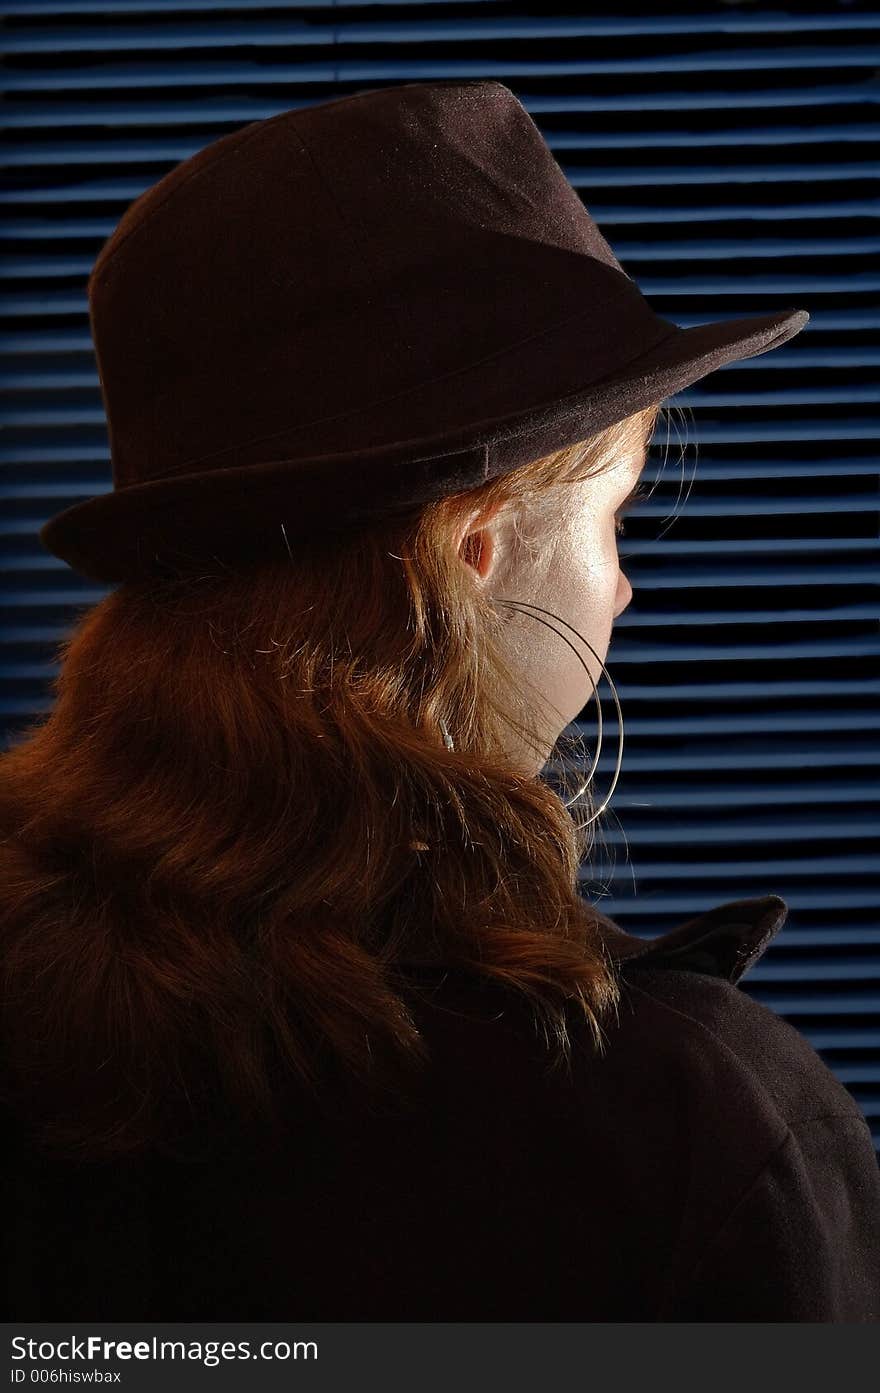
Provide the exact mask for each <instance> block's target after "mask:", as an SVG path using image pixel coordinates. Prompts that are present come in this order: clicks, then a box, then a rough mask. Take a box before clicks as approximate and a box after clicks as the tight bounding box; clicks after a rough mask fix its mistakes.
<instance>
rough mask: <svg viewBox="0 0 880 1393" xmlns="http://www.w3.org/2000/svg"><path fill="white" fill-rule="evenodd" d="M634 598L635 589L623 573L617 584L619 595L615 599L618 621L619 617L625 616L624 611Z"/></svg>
mask: <svg viewBox="0 0 880 1393" xmlns="http://www.w3.org/2000/svg"><path fill="white" fill-rule="evenodd" d="M632 597H633V588H632V586H631V585H630V583H629V580H628V579H627V577H626V576H625V575H624V574H623V571H621V572H620V580H619V581H618V582H617V594H616V595H615V597H614V618H615V619H617V618H618V616H619V615H621V614H623V611H624V610H625V609H626V607H627V605H628V604H629V602H630V600H631V599H632Z"/></svg>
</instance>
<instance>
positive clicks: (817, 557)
mask: <svg viewBox="0 0 880 1393" xmlns="http://www.w3.org/2000/svg"><path fill="white" fill-rule="evenodd" d="M589 8H591V7H585V6H583V5H581V4H579V3H569V4H559V3H554V4H551V5H544V4H540V5H539V4H537V3H534V2H533V3H531V4H513V3H506V0H469V3H446V0H421V3H396V2H395V0H387V2H386V3H370V4H358V3H351V4H330V3H324V0H314V2H313V3H303V4H299V5H291V4H284V3H272V0H265V3H262V4H260V5H245V4H234V3H224V2H223V0H219V2H218V0H210V3H207V0H188V2H187V0H176V3H168V0H118V3H114V4H106V3H99V0H32V3H25V0H18V3H16V0H11V2H10V3H7V4H6V5H5V6H4V14H5V22H4V31H3V42H4V69H3V71H4V87H5V102H4V113H5V125H6V139H5V143H4V151H3V158H4V163H5V165H6V171H5V172H6V178H5V181H4V189H3V193H2V200H3V204H4V208H3V212H4V215H5V216H4V218H3V221H2V237H3V243H4V245H3V252H4V256H3V268H4V277H5V284H4V287H3V290H2V297H0V303H2V308H3V328H2V353H3V386H4V394H5V402H4V415H3V439H2V443H0V466H2V467H0V499H2V518H0V543H2V550H0V565H2V571H3V590H4V600H5V605H4V615H3V619H2V628H0V635H2V648H0V727H2V736H3V740H4V743H5V744H7V745H8V744H9V743H10V742H11V741H12V740H14V738H15V735H16V732H17V731H18V730H19V729H20V728H21V727H22V726H23V725H24V724H25V723H26V722H28V721H29V720H31V719H32V718H33V717H34V716H35V715H36V714H37V713H39V712H40V711H44V710H46V709H47V708H48V706H49V705H50V697H49V695H48V690H47V689H48V682H49V679H50V678H51V676H52V675H53V674H54V671H55V656H54V655H55V649H56V646H57V644H58V643H59V642H60V641H61V640H62V639H63V637H64V634H65V631H66V629H67V627H68V626H69V625H70V624H71V623H72V622H73V620H74V618H75V617H76V616H77V614H78V613H79V612H80V611H81V610H82V608H83V607H86V606H88V605H90V604H91V603H94V602H95V601H97V600H98V599H100V598H101V595H102V594H103V593H104V592H103V590H101V588H100V587H97V586H95V585H92V584H90V583H89V582H87V581H85V580H83V579H81V578H78V577H77V576H76V575H75V574H74V573H73V572H71V571H70V569H69V568H68V567H67V566H65V565H64V563H63V562H60V561H57V560H56V559H55V558H54V557H52V556H50V555H49V554H48V553H46V552H45V551H44V550H43V548H42V547H41V545H40V543H39V540H38V536H37V533H38V530H39V528H40V526H41V525H42V524H43V522H44V521H45V520H46V519H47V518H48V517H49V516H50V515H52V514H53V513H55V512H58V511H60V510H61V509H62V508H64V507H66V506H68V505H69V504H72V503H74V502H76V501H78V500H79V499H81V498H86V497H90V496H92V495H93V494H96V493H101V492H104V491H106V490H107V489H109V488H110V487H111V476H110V460H109V453H108V443H107V434H106V425H105V420H104V415H103V410H102V405H101V398H100V389H99V384H98V379H97V372H96V367H95V361H94V354H93V347H92V342H91V338H90V334H89V326H88V312H87V300H86V280H87V277H88V274H89V272H90V270H91V267H92V264H93V262H94V259H95V257H96V255H97V253H98V251H99V249H100V247H101V245H102V244H103V242H104V241H105V239H106V238H107V237H108V236H109V235H110V234H111V232H112V231H113V228H114V227H115V225H116V223H117V222H118V220H119V218H120V216H121V215H122V213H123V211H124V210H125V208H126V207H127V206H128V204H129V203H130V202H131V201H132V200H133V199H134V198H135V197H137V195H138V194H140V193H141V192H143V190H144V189H145V188H147V187H148V186H149V185H151V184H153V183H155V182H156V180H157V179H159V178H160V177H161V176H162V175H163V174H165V173H166V172H167V171H168V170H169V169H171V168H172V167H173V166H174V165H175V164H177V163H178V162H179V161H180V160H182V159H185V158H186V157H187V156H189V155H190V154H192V153H194V152H195V151H196V150H198V149H201V148H202V147H203V146H204V145H206V144H207V143H209V142H210V141H212V140H214V139H217V138H219V137H220V136H221V135H224V134H226V133H228V132H229V131H231V130H234V129H237V128H239V127H240V126H242V125H244V124H245V123H247V122H249V121H254V120H259V119H262V118H264V117H269V116H272V115H275V114H276V113H277V112H279V111H281V110H285V109H289V108H291V107H295V106H297V105H303V106H306V105H310V104H312V103H314V102H319V101H324V100H327V99H329V98H331V97H334V96H341V95H345V94H346V93H349V92H355V91H358V90H361V89H363V88H366V87H378V86H382V85H385V84H397V83H400V82H407V81H425V80H429V79H431V78H442V79H453V78H479V77H486V78H495V79H498V80H500V81H503V82H505V83H506V84H507V85H508V86H509V87H511V88H512V90H513V91H514V92H515V93H516V95H517V96H518V97H519V99H520V100H521V101H522V102H523V103H524V104H525V105H526V106H527V108H528V109H529V111H530V112H531V114H532V116H533V117H534V119H535V121H536V122H537V124H538V125H539V127H540V128H541V130H542V132H543V133H544V135H545V138H546V139H547V140H548V143H549V144H550V146H551V148H552V149H553V151H554V153H555V155H556V158H557V159H558V161H559V162H560V164H561V165H562V167H563V169H564V171H565V173H566V175H567V177H568V178H569V180H570V181H571V182H572V184H573V185H574V186H575V187H576V188H577V189H578V190H579V191H580V193H581V195H582V197H583V199H584V202H585V203H586V204H587V206H588V207H589V209H590V212H591V213H592V215H593V217H594V218H595V219H596V221H597V222H598V223H599V225H600V227H601V228H602V229H603V231H604V232H605V233H606V235H607V237H608V239H609V241H610V242H611V244H612V246H613V247H614V250H615V252H616V254H617V255H618V257H619V259H620V261H621V262H622V264H623V266H624V268H625V269H626V270H627V271H628V272H629V273H630V274H631V275H632V276H634V278H635V279H636V280H637V282H638V283H639V285H640V287H641V288H642V290H643V291H644V293H645V294H646V295H647V296H648V298H649V300H650V302H651V303H652V305H653V307H654V308H655V309H656V310H657V311H658V313H660V314H662V315H664V316H666V317H668V318H670V319H673V320H675V321H676V322H677V323H679V324H681V325H683V326H690V325H692V324H697V323H701V322H705V321H707V320H715V319H722V318H725V317H727V316H731V317H733V316H739V315H747V314H756V313H761V312H764V311H767V310H775V309H784V308H788V307H795V308H804V309H808V310H809V312H810V314H811V321H810V323H809V325H808V327H807V329H806V330H805V331H803V332H802V333H801V334H800V335H799V336H798V337H797V338H796V340H794V341H792V342H791V343H790V344H788V345H785V346H783V347H782V348H780V349H776V350H774V351H773V352H771V353H768V354H765V355H761V356H759V357H757V358H754V359H750V360H748V361H746V362H743V363H739V364H734V365H732V366H729V367H727V368H724V369H721V370H720V371H719V372H717V373H715V374H713V375H712V377H711V378H709V379H707V380H705V381H704V382H702V383H700V384H697V386H696V387H694V388H693V389H691V390H689V391H687V392H685V393H682V394H681V395H680V396H678V397H677V398H675V399H673V403H672V405H673V408H674V409H673V411H672V430H671V432H670V434H669V436H668V437H667V433H666V430H665V428H664V426H663V425H662V424H661V426H660V429H659V431H658V434H657V435H656V436H655V440H654V445H653V448H652V452H651V457H650V461H649V465H648V470H647V475H646V482H647V483H648V484H649V485H650V486H651V493H650V497H649V498H648V500H647V501H646V502H643V503H642V504H640V505H637V506H636V508H635V509H634V511H633V513H632V514H631V516H630V518H629V519H628V521H627V525H626V534H625V536H624V538H623V539H622V541H621V557H622V564H623V566H624V569H625V570H626V571H627V574H628V575H629V577H630V579H631V581H632V584H633V587H634V591H635V598H634V600H633V603H632V604H631V605H630V607H629V608H628V609H627V610H626V611H625V612H624V614H623V615H622V616H621V618H620V619H619V620H618V622H617V625H616V629H615V634H614V638H613V641H612V645H611V648H610V651H609V654H608V666H609V669H610V671H611V673H612V675H613V678H614V681H615V684H616V686H617V689H618V692H619V695H620V699H621V702H622V705H623V710H624V720H625V737H626V743H625V752H624V763H623V772H622V775H621V778H620V781H619V783H618V785H617V789H616V792H615V796H614V800H613V802H612V804H611V807H610V809H608V810H607V811H606V813H605V814H604V815H603V818H602V820H601V823H600V831H599V842H598V844H597V847H596V854H595V856H594V857H593V858H592V859H591V861H590V864H589V865H585V866H584V868H583V876H584V879H585V881H586V884H585V887H584V888H585V892H586V893H587V894H588V896H589V897H591V898H595V899H596V900H597V901H598V902H599V903H600V905H601V907H602V908H603V909H604V910H605V912H607V913H609V914H611V915H612V916H613V917H615V918H617V919H618V920H619V921H620V922H621V923H622V924H623V925H624V926H625V927H627V928H628V929H629V930H630V931H631V932H635V933H640V934H645V935H653V934H655V933H659V932H662V931H664V930H665V929H666V928H668V927H671V926H672V925H673V924H674V923H676V922H678V921H680V920H681V919H683V918H685V917H688V916H690V915H691V914H695V913H698V912H699V911H700V910H702V909H706V908H710V907H711V906H713V905H715V904H716V903H718V902H720V901H722V900H727V899H735V898H742V897H750V896H754V895H762V894H767V893H774V894H778V895H781V896H782V897H783V898H784V899H785V900H786V901H787V903H788V905H789V909H790V914H789V920H788V923H787V925H786V926H785V927H784V928H783V930H782V931H781V933H780V935H779V936H778V938H777V939H776V940H775V942H774V944H773V945H772V947H771V948H770V950H769V951H768V952H767V954H766V955H765V957H764V958H763V959H762V961H761V962H760V963H759V964H758V965H757V966H756V967H755V968H754V969H753V970H752V971H751V972H750V973H749V975H748V977H747V978H746V979H744V981H743V984H742V986H743V990H745V991H747V992H749V993H750V994H752V995H753V996H755V997H756V998H757V999H759V1000H761V1001H763V1002H765V1003H766V1004H767V1005H769V1006H771V1007H772V1008H773V1009H774V1010H775V1011H777V1012H779V1013H780V1014H782V1015H783V1016H785V1017H787V1018H788V1019H790V1020H791V1022H792V1024H794V1025H795V1026H796V1027H797V1028H798V1029H799V1030H800V1031H801V1032H802V1033H803V1034H805V1035H806V1036H807V1038H808V1039H809V1040H810V1041H811V1042H812V1044H813V1045H814V1047H815V1048H816V1049H817V1050H818V1051H819V1052H820V1053H821V1054H822V1056H823V1058H824V1059H825V1060H826V1062H827V1063H828V1065H829V1067H830V1068H831V1069H832V1070H833V1071H834V1073H835V1074H836V1075H837V1077H838V1078H839V1079H840V1080H841V1082H842V1083H843V1084H844V1085H845V1086H846V1087H847V1088H849V1089H850V1091H851V1092H852V1094H853V1096H854V1097H855V1099H856V1101H857V1102H858V1104H859V1106H860V1107H861V1108H862V1110H863V1111H864V1113H865V1114H866V1116H867V1117H868V1120H869V1122H870V1123H871V1126H872V1129H873V1132H874V1138H875V1144H876V1145H877V1146H878V1149H880V916H878V881H877V823H878V819H877V808H878V796H880V788H878V778H877V771H878V764H880V747H878V740H877V730H878V710H877V700H876V698H877V693H878V686H880V681H878V668H877V653H878V646H880V645H878V626H877V616H878V594H877V579H878V572H877V560H878V486H877V485H878V478H877V474H878V465H877V434H878V430H877V427H878V414H877V378H876V375H875V370H876V367H877V362H878V340H877V328H878V320H880V310H878V297H877V292H878V287H880V278H878V269H877V257H876V253H877V249H878V245H880V237H878V224H877V218H878V210H880V205H878V198H877V179H878V173H880V167H878V163H877V158H876V149H877V146H876V138H877V133H878V121H877V101H878V92H880V84H878V79H877V65H878V45H877V37H878V31H880V7H878V6H877V5H876V4H860V3H851V4H847V3H842V0H841V3H833V0H829V2H828V3H826V4H823V5H815V6H814V5H811V4H809V3H798V4H789V5H785V6H782V7H779V6H773V7H772V8H770V7H769V6H765V5H764V4H761V3H747V2H746V0H743V2H742V3H737V0H729V2H728V3H723V0H716V2H715V3H709V2H704V3H691V4H688V3H680V4H678V6H677V7H676V9H675V12H674V13H667V12H666V8H665V7H663V6H656V5H648V4H642V5H627V4H626V3H616V4H615V5H614V6H613V7H608V9H609V10H610V9H613V11H614V13H613V17H608V16H606V17H603V18H595V17H591V16H588V15H584V13H582V11H583V10H584V9H589ZM600 693H601V694H602V703H603V714H604V716H605V737H606V742H605V744H604V745H603V753H602V756H601V758H600V760H599V762H598V766H597V770H596V778H595V783H594V796H595V797H596V798H597V800H601V798H602V797H603V790H604V788H605V787H607V784H608V782H609V781H610V777H611V774H612V772H613V768H614V761H615V754H616V740H617V733H618V732H617V724H616V720H615V718H614V708H613V703H611V702H610V700H609V699H608V692H607V688H605V687H604V684H603V687H602V688H600ZM578 725H579V726H580V727H581V728H582V730H583V733H584V736H585V738H586V740H587V744H588V745H589V744H590V743H591V741H592V737H593V736H594V734H595V713H594V711H593V709H592V708H587V709H586V710H585V711H584V712H583V713H582V717H581V720H580V721H579V723H578ZM603 780H604V781H603Z"/></svg>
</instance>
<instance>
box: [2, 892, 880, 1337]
mask: <svg viewBox="0 0 880 1393" xmlns="http://www.w3.org/2000/svg"><path fill="white" fill-rule="evenodd" d="M786 914H787V908H786V906H785V904H784V902H783V901H782V900H780V899H778V898H777V897H776V896H766V897H762V898H758V899H750V900H740V901H734V902H730V903H726V904H722V905H719V906H717V907H716V908H714V909H711V910H709V911H708V912H706V913H705V914H701V915H698V916H696V917H695V918H693V919H690V920H688V921H687V922H686V923H684V924H681V925H679V926H678V927H677V928H675V929H673V930H672V931H671V932H669V933H667V934H664V935H663V936H662V937H660V938H655V939H652V940H646V939H640V938H637V937H634V936H632V935H630V934H627V933H625V932H624V931H623V930H622V929H620V928H619V927H618V926H617V925H615V924H614V923H613V922H612V921H611V920H609V919H605V920H604V921H603V933H604V936H605V939H606V944H607V947H608V951H609V952H610V953H611V955H612V957H614V958H615V960H617V961H618V962H620V963H621V973H622V983H623V996H622V1001H621V1007H620V1011H619V1017H618V1019H617V1020H616V1021H615V1020H614V1019H613V1018H612V1020H611V1021H610V1023H606V1026H605V1037H606V1052H605V1055H604V1057H602V1058H600V1057H598V1056H596V1055H595V1054H594V1053H593V1052H592V1050H591V1047H590V1043H589V1039H588V1034H587V1028H586V1025H585V1023H584V1022H583V1019H582V1018H581V1020H580V1022H579V1021H578V1016H577V1013H576V1012H575V1011H574V1010H572V1012H571V1015H570V1028H571V1037H572V1056H573V1063H572V1071H571V1076H570V1077H567V1076H566V1074H565V1073H564V1072H563V1073H561V1074H557V1075H554V1074H552V1073H548V1072H547V1069H546V1064H547V1059H548V1056H547V1054H546V1052H545V1046H544V1045H543V1043H542V1041H541V1040H540V1039H539V1038H538V1037H537V1035H536V1032H535V1030H534V1028H533V1027H532V1025H531V1023H530V1018H529V1015H528V1011H527V1009H526V1003H525V1002H524V1001H523V1000H522V999H521V998H519V997H518V996H517V995H515V994H513V993H511V992H503V991H502V990H501V989H497V988H494V987H488V986H483V985H481V984H480V983H479V982H478V981H477V980H476V979H474V978H471V977H470V976H468V975H466V974H464V973H462V972H456V971H451V970H449V969H442V970H440V969H434V970H433V972H431V971H430V970H424V971H423V972H422V973H421V975H420V977H419V980H418V983H417V985H414V990H413V994H412V1001H411V1005H412V1009H413V1014H414V1016H415V1019H416V1022H417V1024H418V1025H419V1026H420V1028H421V1030H422V1031H423V1033H424V1035H425V1037H426V1039H427V1040H428V1043H429V1045H430V1048H431V1051H432V1055H433V1064H432V1065H431V1067H430V1070H429V1073H428V1074H427V1075H426V1082H425V1093H424V1098H423V1105H422V1106H420V1107H418V1108H417V1109H416V1111H415V1112H414V1113H405V1114H404V1115H402V1116H400V1117H397V1118H395V1117H388V1116H380V1117H376V1118H371V1117H367V1116H363V1115H362V1116H359V1117H358V1118H357V1120H356V1121H355V1120H352V1121H351V1122H349V1123H345V1122H341V1121H339V1122H336V1123H333V1124H330V1123H327V1124H326V1125H318V1124H316V1123H311V1124H309V1125H308V1126H304V1127H303V1129H302V1132H301V1134H300V1135H297V1136H296V1138H295V1141H293V1142H291V1144H290V1146H289V1147H286V1148H279V1149H277V1150H276V1151H274V1152H273V1153H271V1154H266V1153H265V1152H262V1153H258V1154H251V1153H249V1152H248V1151H247V1150H246V1149H245V1150H242V1151H241V1152H240V1153H235V1152H230V1153H229V1155H227V1156H226V1157H225V1158H224V1159H223V1160H215V1161H213V1162H210V1163H205V1164H198V1165H192V1164H190V1165H185V1164H184V1163H182V1162H180V1161H171V1160H170V1159H168V1158H167V1157H151V1158H149V1159H147V1160H141V1161H139V1162H138V1163H137V1164H132V1163H127V1164H121V1163H113V1164H110V1165H105V1166H99V1167H95V1166H91V1167H88V1166H87V1167H84V1168H81V1169H80V1170H79V1171H78V1170H77V1168H76V1167H75V1166H73V1165H72V1164H69V1163H68V1164H63V1165H59V1164H58V1163H49V1162H46V1161H40V1162H38V1163H36V1164H34V1163H33V1158H28V1157H27V1156H25V1155H24V1154H22V1152H21V1151H20V1149H19V1148H17V1147H16V1144H15V1141H14V1139H13V1143H12V1145H10V1146H9V1147H8V1148H7V1151H6V1153H5V1154H6V1162H5V1173H4V1180H3V1183H4V1208H5V1216H4V1223H3V1234H4V1240H3V1241H4V1243H5V1245H6V1262H5V1275H6V1283H7V1294H6V1303H5V1305H6V1311H5V1319H7V1320H9V1319H12V1318H15V1319H19V1320H32V1321H37V1320H86V1319H96V1318H103V1319H110V1320H171V1321H174V1320H188V1319H193V1320H235V1319H240V1320H282V1321H285V1320H289V1321H293V1320H297V1321H305V1320H320V1321H420V1320H428V1321H481V1320H485V1321H602V1322H605V1321H626V1322H632V1321H822V1322H831V1321H834V1322H876V1321H878V1320H880V1168H878V1165H877V1156H876V1153H875V1151H874V1147H873V1144H872V1141H871V1135H870V1132H869V1129H868V1125H867V1122H866V1120H865V1117H864V1116H863V1114H862V1113H861V1111H860V1110H859V1108H858V1107H857V1105H856V1103H855V1102H854V1101H853V1099H852V1097H851V1096H850V1094H849V1093H848V1092H847V1090H846V1089H845V1088H844V1087H843V1086H842V1085H841V1084H840V1083H839V1082H838V1081H837V1080H836V1079H835V1077H834V1076H833V1074H832V1073H831V1071H830V1070H829V1069H828V1067H827V1066H826V1065H825V1064H824V1062H823V1061H822V1060H821V1058H820V1057H819V1056H818V1054H817V1053H816V1052H815V1050H814V1049H813V1048H812V1046H811V1045H810V1044H809V1043H808V1042H807V1040H806V1039H805V1038H804V1037H803V1036H802V1035H801V1034H799V1033H798V1032H797V1031H796V1030H795V1029H794V1028H793V1027H792V1026H790V1025H789V1024H788V1023H787V1022H786V1021H785V1020H784V1019H783V1018H782V1017H780V1016H778V1015H777V1014H775V1013H774V1012H773V1011H771V1010H770V1009H768V1008H767V1007H765V1006H763V1005H760V1004H758V1003H757V1002H755V1001H753V1000H752V999H751V998H750V997H749V996H747V995H746V993H745V992H743V991H741V990H740V989H739V988H738V986H737V982H738V980H739V978H740V977H741V976H742V973H743V972H744V971H745V970H746V968H747V967H749V966H750V965H751V964H752V963H754V962H755V961H756V959H757V958H758V957H760V955H761V954H762V953H763V952H764V951H765V950H766V948H767V946H768V944H769V942H770V940H771V939H772V938H773V936H774V935H775V934H776V933H777V932H778V930H779V928H780V927H781V926H782V924H783V923H784V921H785V918H786ZM29 1166H31V1167H32V1168H31V1170H30V1176H29V1178H28V1176H27V1171H28V1167H29Z"/></svg>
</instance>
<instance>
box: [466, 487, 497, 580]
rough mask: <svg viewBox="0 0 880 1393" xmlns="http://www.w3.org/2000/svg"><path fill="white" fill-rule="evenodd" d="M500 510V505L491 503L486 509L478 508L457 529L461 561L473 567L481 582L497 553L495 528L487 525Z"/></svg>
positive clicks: (489, 569)
mask: <svg viewBox="0 0 880 1393" xmlns="http://www.w3.org/2000/svg"><path fill="white" fill-rule="evenodd" d="M500 508H501V504H500V503H493V504H491V506H489V507H488V508H478V509H476V510H475V511H474V512H473V513H471V515H470V516H469V517H468V518H467V519H466V520H465V521H464V522H463V523H462V524H461V526H460V527H459V529H458V534H457V537H456V542H457V547H456V549H457V551H458V554H459V556H460V557H461V559H462V561H464V562H466V563H467V565H469V566H472V567H473V569H474V570H475V571H476V573H477V575H478V576H479V577H480V579H481V580H485V579H486V577H487V576H488V574H489V572H490V571H491V569H492V565H493V562H494V559H495V555H496V552H497V546H498V543H497V537H496V532H495V528H493V527H489V525H488V524H489V523H490V522H491V520H492V519H493V518H494V517H495V515H496V514H497V513H498V511H499V510H500Z"/></svg>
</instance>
